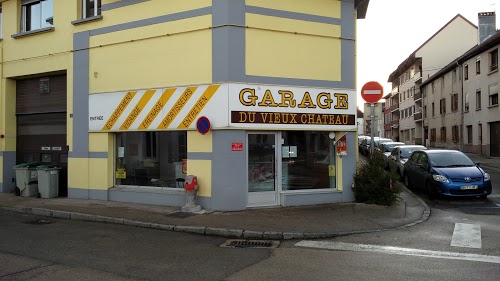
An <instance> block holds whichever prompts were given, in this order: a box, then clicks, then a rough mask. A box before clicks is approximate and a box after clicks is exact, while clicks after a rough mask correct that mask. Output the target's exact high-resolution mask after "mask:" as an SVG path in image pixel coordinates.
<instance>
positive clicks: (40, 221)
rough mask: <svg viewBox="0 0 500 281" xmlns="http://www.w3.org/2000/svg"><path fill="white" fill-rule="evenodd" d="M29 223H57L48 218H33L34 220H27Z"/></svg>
mask: <svg viewBox="0 0 500 281" xmlns="http://www.w3.org/2000/svg"><path fill="white" fill-rule="evenodd" d="M26 223H27V224H36V225H42V224H51V223H55V221H52V220H46V219H40V220H32V221H27V222H26Z"/></svg>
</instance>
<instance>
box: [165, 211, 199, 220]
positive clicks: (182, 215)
mask: <svg viewBox="0 0 500 281" xmlns="http://www.w3.org/2000/svg"><path fill="white" fill-rule="evenodd" d="M194 215H195V214H193V213H185V212H175V213H170V214H168V215H167V217H170V218H177V219H185V218H189V217H191V216H194Z"/></svg>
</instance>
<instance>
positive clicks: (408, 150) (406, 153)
mask: <svg viewBox="0 0 500 281" xmlns="http://www.w3.org/2000/svg"><path fill="white" fill-rule="evenodd" d="M400 149H401V156H400V157H401V158H408V157H410V155H411V154H412V153H413V151H416V150H424V149H426V148H425V146H421V147H415V146H414V147H401V148H400Z"/></svg>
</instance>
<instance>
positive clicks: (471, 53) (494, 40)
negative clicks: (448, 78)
mask: <svg viewBox="0 0 500 281" xmlns="http://www.w3.org/2000/svg"><path fill="white" fill-rule="evenodd" d="M497 45H500V30H497V32H496V33H495V35H493V36H491V37H490V38H488V39H486V40H485V41H484V42H483V43H481V44H479V45H476V46H474V47H472V48H471V49H470V50H468V51H467V52H465V53H464V54H463V55H461V56H460V57H458V58H456V59H455V60H453V61H452V62H450V63H449V64H448V65H447V66H445V67H443V68H442V69H441V70H440V71H438V72H436V73H435V74H434V75H432V76H431V77H429V78H428V79H427V80H425V82H423V83H422V85H421V86H422V87H423V86H425V85H427V84H429V83H431V82H432V81H435V80H436V79H438V78H439V77H441V76H443V75H444V74H446V73H448V72H450V71H452V70H453V69H454V68H455V67H457V65H459V64H463V63H464V62H466V61H467V60H468V59H470V58H472V57H475V56H477V55H479V54H481V53H483V52H485V51H487V50H489V49H491V48H492V47H495V46H497Z"/></svg>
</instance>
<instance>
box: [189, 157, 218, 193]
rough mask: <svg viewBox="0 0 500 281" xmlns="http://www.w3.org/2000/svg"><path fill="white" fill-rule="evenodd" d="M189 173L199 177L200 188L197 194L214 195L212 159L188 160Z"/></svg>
mask: <svg viewBox="0 0 500 281" xmlns="http://www.w3.org/2000/svg"><path fill="white" fill-rule="evenodd" d="M187 174H188V175H195V176H196V177H197V179H198V186H199V188H200V189H199V190H198V193H197V196H203V197H212V161H210V160H188V163H187Z"/></svg>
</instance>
